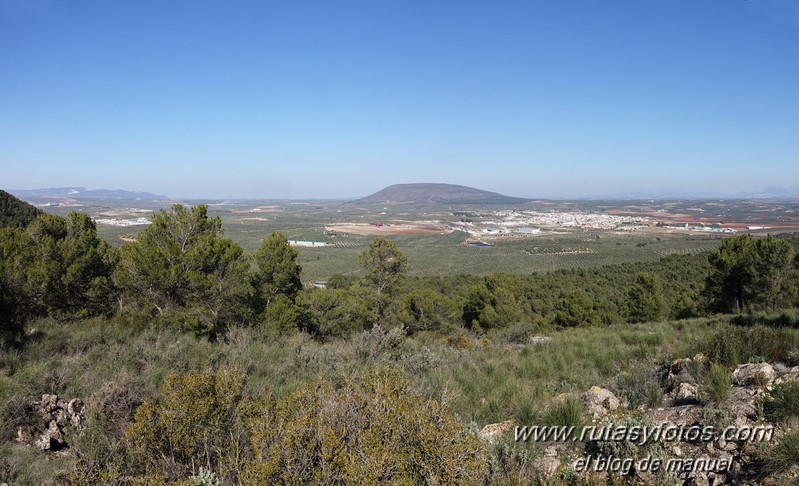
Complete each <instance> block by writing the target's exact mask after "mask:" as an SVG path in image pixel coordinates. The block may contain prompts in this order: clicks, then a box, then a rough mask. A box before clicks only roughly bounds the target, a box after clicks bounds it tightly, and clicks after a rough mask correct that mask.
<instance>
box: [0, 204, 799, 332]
mask: <svg viewBox="0 0 799 486" xmlns="http://www.w3.org/2000/svg"><path fill="white" fill-rule="evenodd" d="M151 223H152V224H150V225H149V226H148V227H147V228H145V229H144V230H142V231H141V232H140V233H139V234H138V236H137V238H136V241H135V242H131V243H127V244H125V245H123V246H122V247H121V248H120V249H115V248H112V247H110V246H109V245H108V244H106V243H105V242H104V241H102V240H101V239H100V238H99V237H98V236H97V231H96V226H95V223H94V222H93V221H92V219H91V218H89V217H88V216H87V215H86V214H85V213H80V212H72V213H70V214H69V215H68V216H67V217H66V218H61V217H58V216H54V215H50V214H43V213H40V214H38V215H36V216H35V218H34V219H33V220H32V221H30V222H29V223H28V224H27V225H26V226H24V227H21V226H19V225H16V224H14V225H11V224H8V225H6V227H4V228H0V290H1V291H2V292H1V293H0V295H2V300H1V301H0V310H2V314H0V315H1V316H2V317H0V319H2V322H0V325H1V326H2V335H3V337H4V338H5V339H13V338H15V337H17V336H19V333H20V332H21V331H22V329H23V328H24V325H25V323H26V322H28V321H30V320H31V319H35V318H37V317H41V316H45V315H50V316H55V317H57V318H60V319H81V318H85V317H90V316H97V315H105V316H108V317H109V318H114V319H118V320H119V321H120V322H123V323H125V324H127V325H132V326H139V327H143V326H174V327H177V328H179V329H182V330H185V331H189V332H192V333H195V334H197V335H206V336H210V337H215V336H218V335H220V334H221V333H223V332H225V331H226V330H227V329H228V328H229V327H230V326H237V325H249V326H261V327H263V328H264V330H265V331H267V332H271V333H275V334H287V333H292V332H296V331H297V330H303V331H306V332H309V333H311V334H313V335H315V336H318V337H320V338H322V339H324V338H329V337H339V336H348V335H350V334H352V333H354V332H358V331H361V330H364V329H369V328H371V327H373V326H374V325H375V324H380V325H381V326H383V327H384V328H385V327H397V326H403V327H404V328H405V330H406V332H408V333H411V334H412V333H415V332H425V331H437V332H444V333H451V332H458V331H459V330H463V329H468V330H470V331H473V332H475V333H478V334H480V333H485V332H506V333H514V332H516V333H519V335H520V338H523V336H524V335H525V333H530V332H533V331H535V330H536V329H538V328H543V327H552V326H556V327H574V326H596V325H608V324H612V323H618V322H642V321H657V320H662V319H679V318H684V317H691V316H699V315H705V314H707V313H712V312H749V311H757V310H770V311H773V310H777V309H781V308H787V307H795V306H797V304H799V300H798V299H797V280H798V279H797V273H798V272H797V268H799V257H797V243H796V240H795V239H783V238H777V237H771V236H769V237H763V238H753V237H751V236H736V237H731V238H727V239H725V240H724V241H723V243H722V246H721V248H720V249H719V250H717V251H715V252H712V253H711V254H710V255H699V256H671V257H666V258H663V259H661V260H660V261H658V262H639V263H628V264H621V265H611V266H606V267H602V268H599V269H591V270H587V269H573V270H561V271H556V272H551V273H546V274H535V273H534V274H530V275H508V274H499V273H496V274H489V275H485V276H475V275H459V276H441V277H410V276H407V275H406V272H407V269H408V259H407V257H406V256H405V255H404V254H403V253H402V252H401V251H400V249H399V248H398V247H397V245H396V244H395V243H394V242H392V241H391V240H389V239H386V238H376V239H374V240H373V241H372V242H371V243H370V245H369V246H368V247H367V248H366V249H365V250H364V251H363V252H362V254H361V255H360V258H359V263H360V266H361V268H362V269H363V276H361V277H355V276H341V275H337V276H334V277H332V278H331V279H329V281H328V282H327V288H310V289H303V286H302V283H301V278H300V277H301V271H302V269H301V267H300V265H299V263H298V261H297V256H298V255H297V251H296V250H295V249H294V248H292V247H291V246H290V245H289V242H288V240H287V238H286V236H285V235H284V234H282V233H280V232H275V233H272V234H270V235H269V236H267V237H266V238H265V239H264V240H263V243H262V245H261V247H260V248H259V249H258V251H256V252H255V254H253V255H246V254H245V253H244V251H243V249H242V248H241V247H240V246H239V245H238V244H236V243H235V242H233V241H232V240H230V239H229V238H226V237H225V236H224V232H223V229H222V224H221V221H220V219H219V218H218V217H209V215H208V212H207V207H206V206H204V205H197V206H193V207H190V208H187V207H184V206H182V205H179V204H176V205H174V206H173V207H172V208H171V209H170V210H161V211H160V212H159V213H156V214H155V215H154V216H153V218H152V222H151Z"/></svg>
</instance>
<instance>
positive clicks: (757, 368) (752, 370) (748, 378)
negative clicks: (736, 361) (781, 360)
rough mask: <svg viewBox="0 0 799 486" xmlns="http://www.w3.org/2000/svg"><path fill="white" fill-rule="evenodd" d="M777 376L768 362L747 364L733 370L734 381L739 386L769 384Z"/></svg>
mask: <svg viewBox="0 0 799 486" xmlns="http://www.w3.org/2000/svg"><path fill="white" fill-rule="evenodd" d="M776 377H777V373H776V372H775V371H774V368H773V367H772V366H771V365H770V364H768V363H754V364H745V365H741V366H739V367H737V368H735V371H733V372H732V383H733V384H734V385H737V386H768V385H770V384H771V383H772V382H773V381H774V378H776Z"/></svg>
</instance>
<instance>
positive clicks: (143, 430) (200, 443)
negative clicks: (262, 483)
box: [126, 369, 246, 481]
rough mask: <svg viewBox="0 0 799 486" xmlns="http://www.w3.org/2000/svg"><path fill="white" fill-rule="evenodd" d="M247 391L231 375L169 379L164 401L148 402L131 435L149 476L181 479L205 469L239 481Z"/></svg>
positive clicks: (237, 377) (136, 455) (223, 372)
mask: <svg viewBox="0 0 799 486" xmlns="http://www.w3.org/2000/svg"><path fill="white" fill-rule="evenodd" d="M243 386H244V383H243V378H242V376H241V375H240V374H239V373H237V372H236V371H233V370H230V369H223V370H220V371H219V372H217V373H188V374H184V375H171V376H169V377H167V379H166V380H165V382H164V385H163V386H162V388H161V400H159V401H157V402H153V401H147V402H144V403H143V404H142V405H141V406H140V407H139V408H138V410H136V415H135V418H134V422H133V424H132V425H131V426H130V428H128V431H127V434H126V439H127V441H128V443H129V444H130V447H131V449H132V452H133V454H134V458H135V459H138V462H139V463H140V464H142V466H143V468H144V472H145V473H148V474H149V473H158V474H164V475H166V476H167V477H168V478H170V479H177V478H181V477H183V478H185V477H187V476H188V474H189V472H190V471H191V470H192V469H193V468H194V467H195V466H199V465H203V466H204V467H206V468H209V469H210V470H213V471H215V472H217V473H218V474H219V475H220V476H221V477H223V478H226V479H230V480H231V481H235V478H236V475H237V474H238V471H240V469H241V467H242V461H243V460H244V454H243V450H244V449H246V441H245V440H244V437H243V428H242V427H241V420H242V417H243V415H244V409H246V404H245V403H242V389H243Z"/></svg>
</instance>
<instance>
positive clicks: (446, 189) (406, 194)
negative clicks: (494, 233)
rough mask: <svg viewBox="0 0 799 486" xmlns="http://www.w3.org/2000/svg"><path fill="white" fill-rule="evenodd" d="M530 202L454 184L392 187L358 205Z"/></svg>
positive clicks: (366, 198) (360, 201) (364, 199)
mask: <svg viewBox="0 0 799 486" xmlns="http://www.w3.org/2000/svg"><path fill="white" fill-rule="evenodd" d="M528 201H530V199H524V198H519V197H511V196H505V195H503V194H498V193H496V192H489V191H483V190H481V189H475V188H473V187H466V186H459V185H456V184H432V183H419V184H394V185H393V186H388V187H386V188H385V189H382V190H380V191H377V192H376V193H374V194H372V195H369V196H366V197H363V198H361V199H358V200H357V201H354V202H355V203H357V204H523V203H526V202H528Z"/></svg>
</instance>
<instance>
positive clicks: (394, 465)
mask: <svg viewBox="0 0 799 486" xmlns="http://www.w3.org/2000/svg"><path fill="white" fill-rule="evenodd" d="M250 427H251V430H252V435H251V438H252V446H253V450H254V454H255V458H254V460H253V461H252V462H250V463H249V464H248V465H247V467H246V468H245V470H244V472H243V475H242V476H243V482H244V483H246V484H278V483H279V484H333V483H335V484H377V483H390V484H480V483H483V482H484V481H486V479H487V475H488V454H487V451H486V450H485V448H484V447H483V445H482V444H481V443H480V441H479V439H478V438H477V437H475V436H473V435H464V434H463V425H462V424H460V423H458V422H457V421H456V420H455V419H454V418H453V417H452V416H451V415H450V414H449V412H448V410H447V408H446V406H445V405H443V404H442V403H440V402H437V401H434V400H428V399H426V398H424V397H422V396H420V395H418V394H416V393H414V392H413V391H412V390H411V388H410V382H409V381H408V380H407V379H406V378H405V377H404V376H403V375H402V374H401V373H400V372H398V371H394V370H386V369H382V370H376V371H373V372H371V373H369V374H367V375H366V376H363V377H354V378H352V379H349V380H347V381H345V382H344V383H341V384H339V386H336V385H335V384H333V383H331V382H330V381H329V380H328V381H320V382H317V383H315V384H311V385H309V386H305V387H303V388H301V389H299V390H297V391H296V392H294V393H293V394H291V395H290V396H288V397H285V398H283V399H281V400H278V401H272V400H266V401H265V402H264V403H263V405H262V406H261V407H260V410H259V411H258V413H257V414H256V415H255V416H254V418H253V420H251V421H250Z"/></svg>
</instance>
